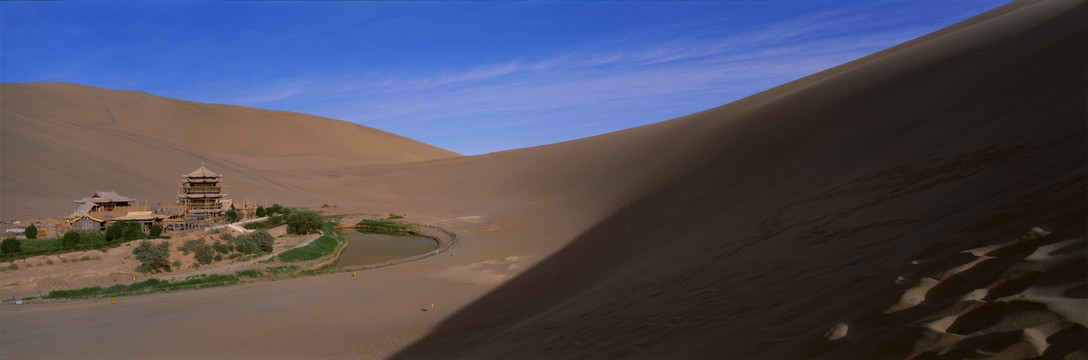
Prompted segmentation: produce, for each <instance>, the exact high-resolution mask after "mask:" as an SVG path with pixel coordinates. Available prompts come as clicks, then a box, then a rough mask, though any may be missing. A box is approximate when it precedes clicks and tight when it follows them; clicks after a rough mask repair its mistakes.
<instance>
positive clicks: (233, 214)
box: [223, 209, 238, 222]
mask: <svg viewBox="0 0 1088 360" xmlns="http://www.w3.org/2000/svg"><path fill="white" fill-rule="evenodd" d="M223 216H224V217H226V218H227V222H235V221H238V212H237V211H234V209H230V210H227V212H225V213H223Z"/></svg>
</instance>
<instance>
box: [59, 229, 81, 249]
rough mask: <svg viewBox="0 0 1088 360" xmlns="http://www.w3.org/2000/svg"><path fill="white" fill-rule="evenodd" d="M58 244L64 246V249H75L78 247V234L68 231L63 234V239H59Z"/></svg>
mask: <svg viewBox="0 0 1088 360" xmlns="http://www.w3.org/2000/svg"><path fill="white" fill-rule="evenodd" d="M60 244H61V246H64V248H65V249H71V248H74V247H76V245H79V232H78V231H69V232H66V233H64V237H62V238H60Z"/></svg>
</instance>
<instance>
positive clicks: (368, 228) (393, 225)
mask: <svg viewBox="0 0 1088 360" xmlns="http://www.w3.org/2000/svg"><path fill="white" fill-rule="evenodd" d="M355 231H358V232H361V233H364V234H383V235H419V232H418V231H416V230H415V229H414V228H413V227H412V226H411V225H408V224H402V223H399V222H395V221H390V220H381V219H377V220H371V219H367V220H363V221H360V222H358V223H356V224H355Z"/></svg>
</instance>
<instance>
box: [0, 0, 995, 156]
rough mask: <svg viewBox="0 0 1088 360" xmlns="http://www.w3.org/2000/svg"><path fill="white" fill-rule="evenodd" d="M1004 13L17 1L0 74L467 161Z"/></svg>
mask: <svg viewBox="0 0 1088 360" xmlns="http://www.w3.org/2000/svg"><path fill="white" fill-rule="evenodd" d="M1003 3H1005V1H989V0H986V1H984V0H968V1H879V2H870V1H734V2H713V1H698V2H615V1H608V2H563V1H559V2H533V1H528V2H210V1H199V2H198V1H172V2H147V3H144V2H134V1H128V2H110V1H90V2H82V1H77V2H29V3H24V2H14V3H12V2H7V3H0V81H2V82H39V81H50V82H52V81H59V82H72V83H79V84H86V85H91V86H98V87H104V88H111V89H120V90H141V91H146V92H149V93H152V94H155V95H160V96H166V97H172V98H178V99H184V100H192V101H200V102H208V103H220V104H234V105H244V106H252V107H259V108H266V109H276V110H288V111H296V112H301V113H307V114H314V115H319V116H325V117H330V118H334V119H340V120H345V121H350V122H355V123H359V124H362V125H366V126H370V127H374V128H378V129H382V130H386V131H390V132H393V133H396V134H399V135H403V136H407V137H410V138H413V139H417V140H420V141H423V142H426V143H429V144H433V145H436V146H439V147H442V148H446V149H449V150H452V151H455V152H458V153H461V154H466V155H472V154H481V153H488V152H492V151H499V150H506V149H514V148H522V147H529V146H536V145H543V144H548V143H554V142H559V141H566V140H573V139H578V138H583V137H587V136H593V135H597V134H602V133H606V132H611V131H616V130H622V129H626V128H630V127H635V126H639V125H644V124H649V123H654V122H658V121H663V120H668V119H670V118H674V117H678V116H682V115H686V114H690V113H693V112H697V111H701V110H705V109H709V108H712V107H716V106H719V105H723V104H726V103H729V102H731V101H734V100H737V99H740V98H743V97H745V96H748V95H751V94H755V93H757V92H759V91H762V90H766V89H769V88H771V87H774V86H776V85H780V84H783V83H786V82H789V81H791V80H794V79H798V78H800V77H803V76H806V75H809V74H812V73H815V72H818V71H820V70H824V69H827V68H830V67H833V66H835V65H838V64H842V63H844V62H848V61H850V60H853V59H856V58H859V57H862V56H864V55H867V54H870V53H873V52H876V51H879V50H882V49H885V48H888V47H890V46H893V45H895V44H898V43H901V42H904V41H907V40H910V39H912V38H915V37H918V36H921V35H924V34H926V33H929V32H932V31H935V30H938V29H940V28H942V27H945V26H948V25H951V24H954V23H956V22H959V21H961V20H964V19H967V18H969V17H971V16H974V15H977V14H980V13H982V12H985V11H987V10H989V9H992V8H994V7H997V6H1000V5H1001V4H1003Z"/></svg>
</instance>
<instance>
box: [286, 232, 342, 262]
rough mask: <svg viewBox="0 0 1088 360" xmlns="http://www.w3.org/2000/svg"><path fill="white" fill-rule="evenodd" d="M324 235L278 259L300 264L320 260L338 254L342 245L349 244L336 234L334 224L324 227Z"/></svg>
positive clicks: (287, 252)
mask: <svg viewBox="0 0 1088 360" xmlns="http://www.w3.org/2000/svg"><path fill="white" fill-rule="evenodd" d="M322 231H323V232H324V235H321V237H319V238H317V239H315V240H314V241H312V242H310V243H309V244H306V246H303V247H297V248H294V249H290V250H287V251H284V252H282V253H280V254H279V255H278V256H276V258H277V259H279V260H280V261H283V262H299V261H308V260H314V259H318V258H321V257H324V256H327V255H330V254H332V253H334V252H336V249H337V248H338V247H339V246H340V244H342V243H345V242H347V240H344V237H343V236H341V235H340V234H339V233H337V232H336V229H334V228H333V223H331V222H330V223H325V225H324V226H322Z"/></svg>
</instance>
